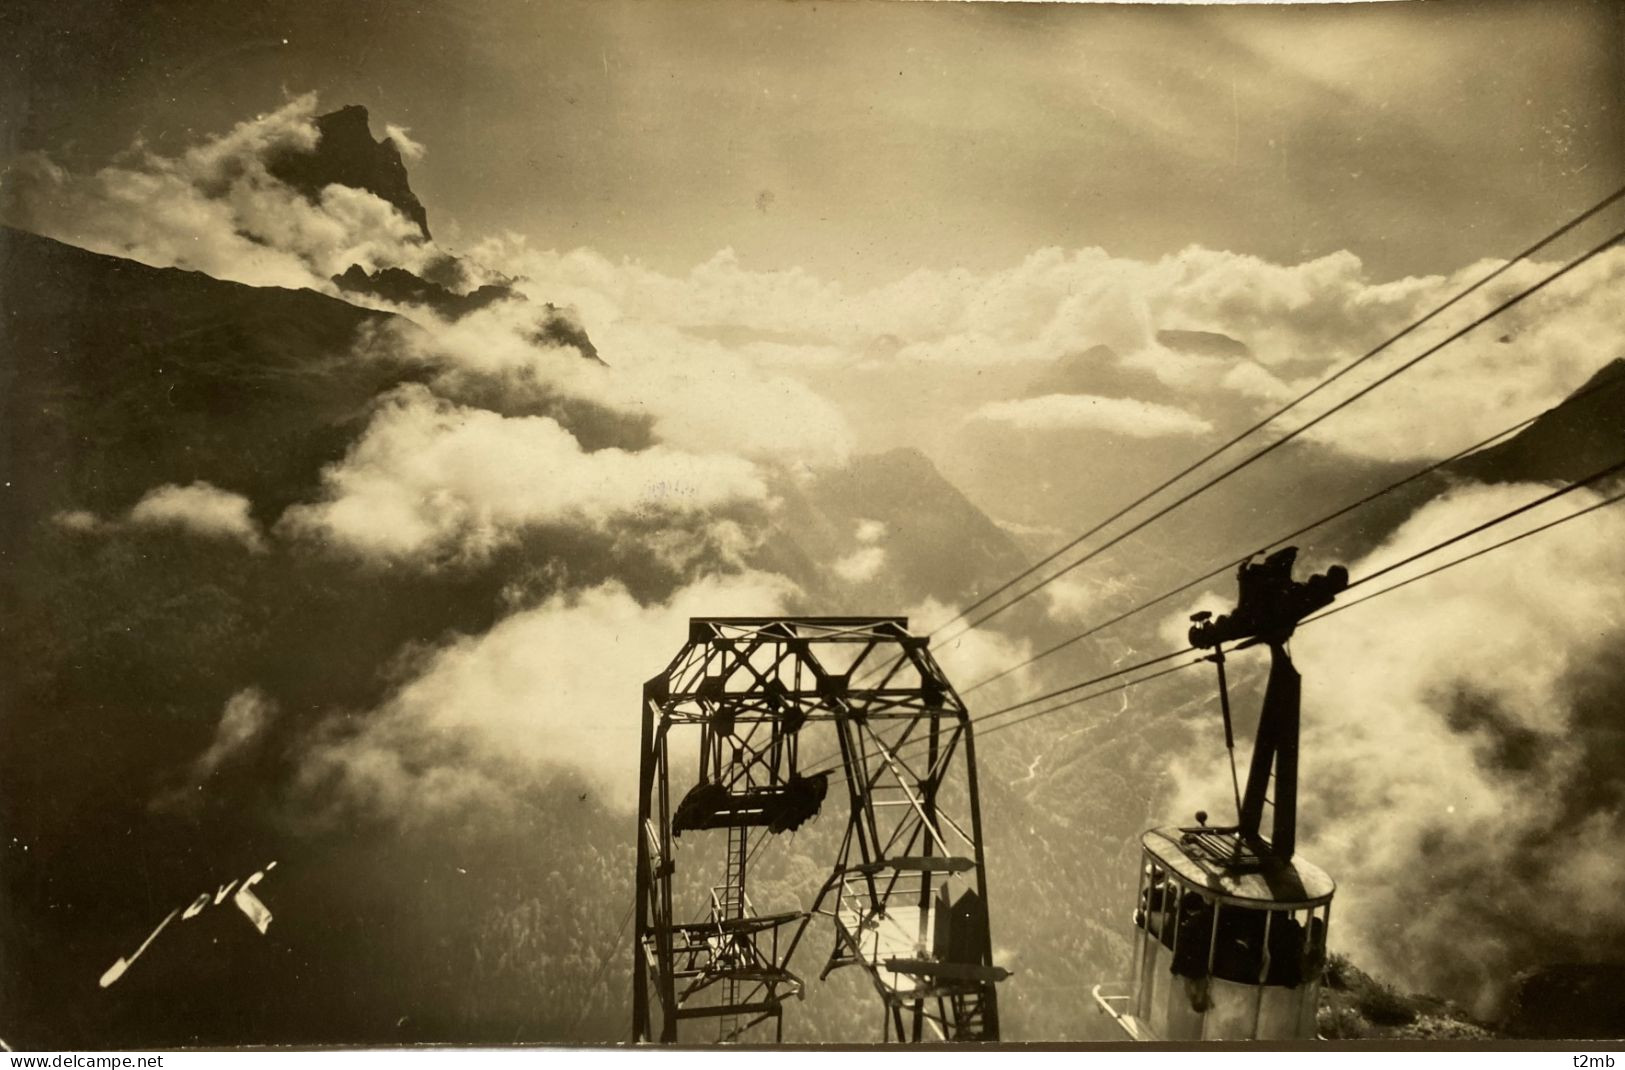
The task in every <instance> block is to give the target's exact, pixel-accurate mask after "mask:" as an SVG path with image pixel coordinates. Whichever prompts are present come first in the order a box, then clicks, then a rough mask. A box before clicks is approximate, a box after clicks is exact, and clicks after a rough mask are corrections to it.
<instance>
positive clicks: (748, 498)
mask: <svg viewBox="0 0 1625 1070" xmlns="http://www.w3.org/2000/svg"><path fill="white" fill-rule="evenodd" d="M323 482H324V486H325V489H326V495H325V498H324V499H323V500H322V501H320V502H315V503H308V504H303V505H296V506H292V507H290V508H289V509H288V510H287V512H285V513H284V514H283V516H282V519H281V521H280V522H279V524H278V528H279V530H281V531H285V532H287V533H289V534H291V535H295V536H311V535H314V536H318V537H321V538H325V539H327V540H329V541H331V542H333V543H335V544H338V545H340V546H343V547H346V548H349V549H353V550H356V551H360V552H363V553H368V554H375V555H379V556H383V557H411V556H419V555H423V554H426V553H433V554H440V555H445V554H454V555H459V556H473V557H478V556H481V555H483V554H486V553H489V552H490V551H491V550H493V549H495V548H497V547H499V546H502V545H504V544H506V543H508V542H510V541H511V540H512V539H513V538H514V537H515V536H516V535H517V534H518V533H519V532H520V531H522V530H524V529H526V528H529V527H539V526H547V525H571V526H586V527H592V528H602V527H604V526H605V525H607V524H608V523H609V522H610V521H612V520H614V519H618V518H619V519H630V518H635V517H640V516H641V517H651V516H652V517H660V516H672V515H682V514H696V513H698V514H705V513H710V512H713V511H716V510H718V509H720V508H722V507H724V506H727V505H733V504H738V503H743V502H757V503H760V502H763V501H764V499H765V498H766V495H767V489H766V486H765V484H764V483H763V481H762V479H761V477H760V475H759V473H758V472H757V470H756V468H755V467H754V466H753V465H752V464H751V463H750V462H749V461H746V460H743V459H740V458H737V457H731V456H726V455H721V454H693V453H687V452H684V451H682V450H677V449H673V448H670V447H668V446H664V445H656V446H653V447H651V448H649V449H647V450H643V451H640V452H636V453H633V452H628V451H626V450H621V449H603V450H597V451H594V452H590V453H589V452H587V451H585V450H583V449H582V447H581V444H580V443H579V442H578V441H577V440H576V439H575V438H574V437H573V436H571V435H570V433H569V432H568V431H566V430H564V428H563V427H561V426H560V425H559V424H558V422H557V421H555V420H553V419H550V418H548V417H545V416H525V417H504V416H501V415H499V414H497V413H495V412H491V411H489V410H487V409H478V408H469V407H465V406H461V405H456V404H453V403H451V402H449V401H446V400H444V399H442V398H438V397H436V396H435V395H434V394H433V393H431V392H430V391H429V389H428V388H427V387H424V386H421V385H418V384H412V385H408V386H404V387H401V388H399V389H397V390H396V391H395V392H394V393H392V394H391V395H389V396H388V397H386V398H385V399H384V400H383V401H382V403H381V404H380V406H379V408H378V411H377V413H376V414H375V415H374V416H373V419H372V422H371V424H370V425H369V426H368V428H367V430H366V432H365V433H364V434H363V435H362V436H361V439H360V440H359V441H358V442H356V443H355V445H354V446H352V447H351V449H350V451H349V453H348V455H347V456H346V457H345V458H344V460H343V461H341V462H339V463H338V464H335V465H333V466H331V467H329V468H328V469H327V471H326V472H325V473H324V474H323Z"/></svg>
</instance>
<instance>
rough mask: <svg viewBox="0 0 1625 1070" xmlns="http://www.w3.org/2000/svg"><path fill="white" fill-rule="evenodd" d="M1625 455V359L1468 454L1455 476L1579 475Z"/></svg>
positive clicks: (1501, 479) (1512, 478)
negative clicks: (1507, 433) (1523, 425)
mask: <svg viewBox="0 0 1625 1070" xmlns="http://www.w3.org/2000/svg"><path fill="white" fill-rule="evenodd" d="M1622 456H1625V358H1622V359H1618V360H1615V361H1613V362H1612V363H1611V364H1609V365H1607V366H1606V367H1604V368H1602V369H1601V370H1600V371H1598V372H1597V374H1595V375H1593V376H1592V377H1591V378H1590V379H1589V380H1587V381H1586V383H1585V384H1584V385H1583V386H1581V387H1580V389H1578V390H1576V391H1575V392H1574V393H1573V394H1572V395H1570V397H1569V398H1568V400H1566V401H1564V402H1563V403H1562V404H1561V405H1559V406H1558V407H1557V408H1555V409H1554V410H1552V411H1551V412H1549V413H1547V414H1546V415H1544V416H1542V417H1541V418H1540V419H1538V420H1536V421H1535V422H1534V423H1533V424H1531V425H1530V426H1529V427H1527V428H1525V429H1524V430H1523V431H1522V432H1520V433H1519V434H1517V435H1515V436H1514V437H1513V438H1511V439H1509V440H1507V441H1506V442H1503V443H1501V444H1500V445H1497V446H1492V447H1490V448H1489V449H1486V450H1482V451H1480V452H1479V453H1476V454H1474V455H1472V456H1471V457H1467V458H1464V459H1463V460H1462V461H1461V462H1460V463H1458V464H1456V465H1455V466H1454V471H1455V473H1456V474H1458V475H1461V476H1464V477H1466V478H1470V479H1478V480H1482V481H1485V482H1495V483H1507V482H1515V481H1518V480H1528V479H1581V478H1583V477H1585V476H1587V475H1590V474H1591V473H1592V472H1595V471H1596V470H1598V469H1599V468H1603V467H1606V466H1607V465H1610V464H1613V463H1614V462H1615V461H1617V460H1619V459H1620V458H1621V457H1622Z"/></svg>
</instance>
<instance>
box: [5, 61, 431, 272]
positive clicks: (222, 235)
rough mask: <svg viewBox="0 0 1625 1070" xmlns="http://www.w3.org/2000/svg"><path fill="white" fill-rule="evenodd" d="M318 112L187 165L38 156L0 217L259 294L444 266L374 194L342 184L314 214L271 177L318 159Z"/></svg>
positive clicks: (242, 131) (274, 116)
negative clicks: (357, 275) (84, 170)
mask: <svg viewBox="0 0 1625 1070" xmlns="http://www.w3.org/2000/svg"><path fill="white" fill-rule="evenodd" d="M316 109H317V99H316V95H315V94H314V93H310V94H306V95H304V96H301V97H298V98H295V99H294V100H291V101H289V102H288V103H287V104H285V105H284V106H283V107H281V108H279V109H277V110H276V111H273V112H270V113H267V114H264V115H260V116H256V117H255V118H253V119H250V120H247V121H245V122H242V123H239V124H237V125H236V126H235V127H233V128H232V129H231V130H230V131H228V132H226V133H225V134H221V135H218V136H215V137H211V138H208V139H206V140H205V141H203V142H202V143H200V144H198V145H196V146H194V147H192V148H190V149H188V150H186V151H185V152H183V153H181V154H180V155H178V156H159V155H156V154H154V153H152V152H149V151H147V150H146V149H145V148H144V147H142V146H141V145H139V144H137V145H136V146H134V147H133V148H132V149H131V150H130V151H129V152H128V153H126V154H125V155H124V157H123V158H121V159H120V160H119V161H118V162H115V163H113V164H109V165H108V166H106V167H103V168H101V169H100V170H98V171H96V172H94V173H92V174H76V173H73V172H70V171H68V170H67V169H65V168H63V167H62V166H60V165H58V164H56V163H55V162H53V161H52V160H51V159H49V158H48V157H46V156H44V155H43V154H39V153H31V154H27V155H25V156H24V157H22V158H21V159H19V160H18V161H17V163H16V164H15V165H14V166H13V167H12V168H11V170H10V171H9V173H8V174H7V176H6V183H5V189H4V198H3V201H0V208H3V210H0V217H3V218H4V219H5V221H6V222H7V223H9V224H11V225H13V226H17V227H21V228H22V229H25V230H30V231H34V232H36V233H39V234H44V235H46V236H47V237H52V238H57V239H59V240H61V241H65V242H68V243H70V244H73V245H78V246H82V247H84V248H87V249H91V250H94V251H96V252H103V253H110V254H113V255H117V256H124V257H129V258H131V259H134V260H139V261H141V262H142V263H146V264H151V265H154V266H158V267H180V268H189V269H193V270H198V271H204V272H207V273H208V274H210V275H213V276H215V277H216V278H221V279H229V280H232V281H236V282H243V283H247V284H249V285H252V286H286V287H312V288H315V289H330V286H329V283H328V279H329V277H330V276H331V275H333V274H336V273H338V272H341V271H343V270H344V269H345V268H347V267H349V266H350V265H351V264H361V265H362V266H363V267H366V268H368V269H369V270H371V269H374V268H377V267H384V266H390V265H400V266H406V267H421V266H422V265H423V264H425V263H427V262H428V261H429V260H430V259H432V258H434V257H435V256H437V255H439V254H438V253H437V252H436V251H435V250H434V249H433V248H432V247H431V246H430V245H428V244H427V243H424V242H422V241H421V235H420V233H419V232H418V229H417V226H416V224H414V223H412V222H411V221H409V220H407V219H406V218H405V217H404V216H402V215H401V214H400V213H399V212H398V211H396V209H395V208H394V206H392V205H390V204H389V203H388V202H386V201H384V200H382V199H381V198H379V197H376V196H374V195H373V194H371V193H367V192H364V191H362V190H356V189H350V188H348V187H345V186H336V185H332V186H328V187H327V188H326V189H325V190H323V191H322V194H321V197H320V199H319V200H318V201H317V202H316V203H314V204H313V203H311V202H310V201H309V200H307V199H306V198H305V197H304V196H303V195H302V194H300V193H299V192H298V191H296V190H294V189H292V188H290V187H289V186H287V185H286V184H285V183H283V182H281V181H279V180H277V179H276V178H275V177H273V176H272V175H271V173H270V172H269V170H268V163H269V162H270V161H271V160H272V159H273V158H274V157H275V156H276V155H277V154H279V153H283V152H289V151H308V150H310V149H312V148H314V146H315V145H316V143H317V140H318V137H319V135H318V133H317V130H316V125H315V114H316Z"/></svg>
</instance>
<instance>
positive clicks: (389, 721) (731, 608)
mask: <svg viewBox="0 0 1625 1070" xmlns="http://www.w3.org/2000/svg"><path fill="white" fill-rule="evenodd" d="M794 593H795V592H794V588H793V587H792V586H791V584H790V583H789V582H788V581H786V580H784V579H782V578H781V577H779V576H775V575H770V574H765V573H742V574H737V575H730V576H708V577H705V578H703V579H700V580H697V581H695V582H694V583H691V584H689V585H687V586H685V587H683V588H682V589H680V590H678V591H676V592H675V593H674V594H673V595H672V596H671V597H670V598H668V599H666V600H664V601H662V602H660V603H656V604H649V605H643V604H639V603H638V602H637V601H636V600H635V599H634V598H633V597H632V596H631V595H630V594H628V593H627V591H626V589H625V588H624V587H622V586H621V585H620V584H618V583H613V582H612V583H605V584H602V585H599V586H597V587H593V588H591V589H589V590H584V591H578V592H575V593H572V594H569V595H560V596H558V597H554V598H550V599H548V600H547V601H546V602H544V603H542V604H541V605H538V606H536V607H534V608H531V609H527V610H523V611H521V612H519V613H515V614H514V615H512V616H510V617H508V618H506V619H505V620H503V621H501V622H500V623H498V624H497V625H496V626H495V627H494V628H492V629H491V630H490V631H489V632H487V633H485V634H484V635H482V636H478V637H468V638H461V639H457V640H454V641H453V642H451V643H448V644H446V645H445V646H442V647H440V648H438V649H436V650H434V651H432V652H430V653H429V654H427V655H426V656H424V657H423V658H421V659H420V662H419V664H418V667H417V669H416V671H415V672H414V673H413V674H412V676H411V678H410V679H408V680H407V681H406V682H405V683H403V684H402V685H401V686H400V687H399V688H398V689H397V690H396V692H395V693H394V695H393V696H392V697H391V698H390V699H389V700H388V701H387V702H386V703H385V704H384V705H383V706H382V707H381V708H380V709H378V710H376V711H374V712H373V713H372V714H371V715H369V716H368V717H366V718H364V719H363V720H362V721H361V722H360V723H361V724H362V726H363V727H362V728H361V729H360V731H358V732H357V731H350V730H348V729H347V728H346V727H345V723H344V722H342V721H334V722H331V723H329V725H327V726H326V728H325V729H324V732H323V733H322V736H321V738H320V739H319V740H318V741H317V742H316V744H315V745H314V747H313V748H312V751H311V754H310V756H309V758H308V760H307V762H306V765H305V772H304V773H303V774H302V788H303V789H304V790H305V791H306V792H308V793H311V796H312V797H321V798H325V799H328V800H330V801H333V800H336V801H337V802H338V804H339V805H340V806H341V807H353V808H359V809H360V810H361V811H362V812H365V813H369V814H377V815H385V816H388V815H394V816H398V817H400V818H401V819H403V820H406V821H411V820H414V819H415V818H418V817H427V816H430V815H432V814H442V813H445V812H447V811H455V810H457V809H458V808H461V807H464V806H468V805H482V806H485V805H490V806H496V807H498V808H500V807H501V805H502V802H501V794H502V789H501V788H500V785H502V784H504V783H508V782H511V781H512V780H513V779H514V778H515V777H518V776H524V775H528V774H531V773H534V772H535V771H538V770H539V771H542V772H544V773H545V771H547V770H555V771H556V770H560V769H566V768H567V769H572V770H579V771H584V772H585V773H586V775H587V776H588V777H590V778H591V779H592V780H593V781H594V782H596V783H597V785H598V786H599V787H600V788H602V789H604V790H605V791H607V792H608V796H609V800H610V801H611V802H613V804H614V805H616V806H622V807H628V808H629V807H631V806H632V805H634V804H635V801H636V798H637V795H636V783H637V754H638V738H639V732H640V731H641V728H640V725H641V721H640V719H639V702H640V695H641V687H642V681H643V680H645V679H647V678H648V677H649V676H651V675H652V674H653V672H654V670H655V669H656V668H658V667H659V666H661V665H664V664H666V663H667V662H668V661H670V660H671V657H672V655H673V654H675V653H676V652H677V650H678V649H679V648H680V647H681V645H682V643H683V641H684V639H685V638H686V636H687V634H688V618H689V617H691V616H728V615H738V616H747V615H751V616H754V615H769V614H773V613H777V612H781V611H783V609H784V607H785V605H786V603H787V601H788V600H789V599H790V598H791V597H792V596H793V595H794ZM448 753H456V754H457V755H458V756H459V757H458V760H457V761H448V760H445V759H446V755H447V754H448ZM324 793H325V794H324Z"/></svg>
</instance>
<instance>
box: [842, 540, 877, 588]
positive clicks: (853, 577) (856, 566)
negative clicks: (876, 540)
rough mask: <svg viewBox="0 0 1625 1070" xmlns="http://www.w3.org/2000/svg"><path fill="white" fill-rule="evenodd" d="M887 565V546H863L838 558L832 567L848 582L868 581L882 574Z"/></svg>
mask: <svg viewBox="0 0 1625 1070" xmlns="http://www.w3.org/2000/svg"><path fill="white" fill-rule="evenodd" d="M885 566H886V548H885V547H883V546H863V547H860V548H858V549H856V550H854V551H852V552H851V553H849V554H847V555H845V556H844V557H840V558H837V559H836V560H835V563H834V564H832V565H831V566H830V568H832V569H833V570H834V571H835V574H836V575H837V576H839V577H841V579H843V580H845V581H846V582H847V583H866V582H868V581H869V580H872V579H874V578H875V577H876V576H878V575H880V570H881V569H882V568H884V567H885Z"/></svg>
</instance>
